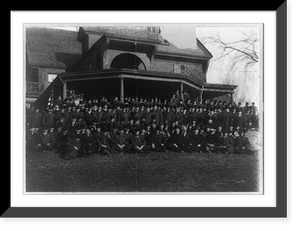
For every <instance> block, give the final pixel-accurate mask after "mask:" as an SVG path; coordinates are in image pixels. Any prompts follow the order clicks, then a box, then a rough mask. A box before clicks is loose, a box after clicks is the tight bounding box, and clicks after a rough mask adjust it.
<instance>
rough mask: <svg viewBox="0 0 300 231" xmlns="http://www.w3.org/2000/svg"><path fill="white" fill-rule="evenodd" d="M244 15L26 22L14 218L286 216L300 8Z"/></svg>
mask: <svg viewBox="0 0 300 231" xmlns="http://www.w3.org/2000/svg"><path fill="white" fill-rule="evenodd" d="M211 10H212V11H211ZM231 10H232V9H223V10H220V9H217V10H216V9H215V10H213V9H207V10H201V11H90V12H86V11H35V12H33V11H12V12H11V153H10V154H11V155H10V158H8V159H7V160H8V163H7V164H8V166H11V169H10V170H11V171H10V181H9V182H10V187H8V188H7V190H8V191H9V198H10V200H7V201H10V203H9V204H8V207H7V209H6V211H3V213H2V217H72V218H74V217H78V218H79V217H82V218H84V217H91V218H96V217H97V218H98V217H99V218H155V217H158V218H167V217H168V218H217V217H219V218H221V217H222V218H226V217H239V218H242V217H243V218H253V217H273V218H275V217H278V218H279V217H281V218H282V217H286V216H287V145H286V124H287V120H286V105H287V101H286V100H287V98H286V97H287V96H286V84H287V56H286V55H287V52H286V48H287V41H286V39H287V32H286V31H287V3H286V1H283V2H282V3H281V4H280V5H278V6H272V7H270V8H269V9H260V10H259V11H258V10H257V9H255V10H254V9H235V10H236V11H231ZM224 19H225V20H224ZM279 104H280V107H278V105H279ZM21 131H23V132H21Z"/></svg>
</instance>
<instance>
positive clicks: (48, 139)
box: [37, 129, 55, 152]
mask: <svg viewBox="0 0 300 231" xmlns="http://www.w3.org/2000/svg"><path fill="white" fill-rule="evenodd" d="M54 142H55V140H54V138H53V137H52V136H51V135H50V134H49V133H48V129H44V130H43V132H42V133H40V134H39V136H38V142H37V151H42V152H45V151H51V150H53V146H54Z"/></svg>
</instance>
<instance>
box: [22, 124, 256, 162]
mask: <svg viewBox="0 0 300 231" xmlns="http://www.w3.org/2000/svg"><path fill="white" fill-rule="evenodd" d="M211 123H212V121H211V119H209V122H208V124H207V125H206V126H203V127H201V126H198V125H196V123H193V124H191V125H184V124H183V125H179V124H178V123H176V122H175V123H173V124H172V125H171V126H169V125H164V124H159V125H156V123H152V124H151V125H146V126H140V125H139V124H135V125H134V126H118V127H117V126H110V127H109V126H100V125H97V124H93V125H92V126H90V127H89V128H87V129H86V128H77V129H75V130H72V129H70V128H68V127H67V126H65V127H61V126H59V127H57V128H56V129H54V128H53V127H50V128H49V129H48V128H45V129H38V128H34V127H32V128H30V129H29V131H28V133H27V135H26V148H27V150H28V151H36V152H45V151H57V152H58V153H59V154H60V155H61V156H62V157H63V158H66V159H71V158H75V157H85V156H88V155H90V154H92V153H99V154H102V155H111V154H115V153H120V154H124V153H147V152H168V151H171V152H178V153H183V152H187V153H190V152H198V153H200V152H206V153H230V154H232V153H239V154H251V153H253V152H252V151H251V150H250V143H249V140H248V138H247V137H245V135H244V134H245V132H246V131H249V130H251V129H254V128H250V127H248V128H245V130H243V131H242V130H241V128H240V127H239V126H237V127H233V126H230V127H229V129H228V130H223V128H222V126H218V127H217V128H215V127H214V126H211Z"/></svg>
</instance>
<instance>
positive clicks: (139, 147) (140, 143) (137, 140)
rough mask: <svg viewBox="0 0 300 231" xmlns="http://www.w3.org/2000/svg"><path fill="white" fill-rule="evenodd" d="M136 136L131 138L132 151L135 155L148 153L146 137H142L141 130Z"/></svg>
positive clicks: (136, 131) (135, 132)
mask: <svg viewBox="0 0 300 231" xmlns="http://www.w3.org/2000/svg"><path fill="white" fill-rule="evenodd" d="M133 133H134V135H133V136H131V144H132V147H131V150H132V151H133V152H134V153H144V152H145V151H148V149H149V148H148V146H147V143H146V141H145V139H144V136H141V135H140V130H135V131H134V132H133Z"/></svg>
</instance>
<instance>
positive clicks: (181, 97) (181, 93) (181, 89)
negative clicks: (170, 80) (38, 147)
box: [180, 81, 183, 101]
mask: <svg viewBox="0 0 300 231" xmlns="http://www.w3.org/2000/svg"><path fill="white" fill-rule="evenodd" d="M180 99H181V100H182V101H183V82H182V81H181V83H180Z"/></svg>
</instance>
